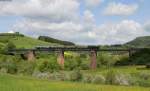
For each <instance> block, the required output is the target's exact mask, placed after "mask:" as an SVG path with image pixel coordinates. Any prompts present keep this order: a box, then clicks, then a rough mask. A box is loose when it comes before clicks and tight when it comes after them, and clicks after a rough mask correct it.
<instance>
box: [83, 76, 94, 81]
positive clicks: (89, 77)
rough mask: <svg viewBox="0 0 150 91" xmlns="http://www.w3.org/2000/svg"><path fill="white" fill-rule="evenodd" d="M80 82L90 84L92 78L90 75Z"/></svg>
mask: <svg viewBox="0 0 150 91" xmlns="http://www.w3.org/2000/svg"><path fill="white" fill-rule="evenodd" d="M82 81H83V82H84V83H91V82H92V76H91V75H84V76H83V79H82Z"/></svg>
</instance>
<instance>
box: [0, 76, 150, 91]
mask: <svg viewBox="0 0 150 91" xmlns="http://www.w3.org/2000/svg"><path fill="white" fill-rule="evenodd" d="M0 91H150V88H143V87H137V86H135V87H125V86H110V85H94V84H84V83H76V82H74V83H72V82H60V81H46V80H38V79H33V78H29V77H20V76H12V75H2V74H1V75H0Z"/></svg>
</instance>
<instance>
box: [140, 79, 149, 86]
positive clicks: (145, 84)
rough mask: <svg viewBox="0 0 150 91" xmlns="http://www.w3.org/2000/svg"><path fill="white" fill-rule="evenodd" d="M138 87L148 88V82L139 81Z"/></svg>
mask: <svg viewBox="0 0 150 91" xmlns="http://www.w3.org/2000/svg"><path fill="white" fill-rule="evenodd" d="M138 83H139V86H144V87H150V81H147V80H139V81H138Z"/></svg>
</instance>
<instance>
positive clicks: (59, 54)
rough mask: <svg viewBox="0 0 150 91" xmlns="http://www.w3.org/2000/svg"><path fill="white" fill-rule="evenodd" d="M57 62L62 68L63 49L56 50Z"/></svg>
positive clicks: (63, 60)
mask: <svg viewBox="0 0 150 91" xmlns="http://www.w3.org/2000/svg"><path fill="white" fill-rule="evenodd" d="M57 62H58V64H59V65H60V66H61V68H62V69H64V62H65V59H64V51H59V52H58V58H57Z"/></svg>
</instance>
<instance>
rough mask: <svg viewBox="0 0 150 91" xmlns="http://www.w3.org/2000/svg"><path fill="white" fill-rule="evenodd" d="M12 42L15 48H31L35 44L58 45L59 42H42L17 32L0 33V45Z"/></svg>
mask: <svg viewBox="0 0 150 91" xmlns="http://www.w3.org/2000/svg"><path fill="white" fill-rule="evenodd" d="M8 42H12V43H13V44H14V45H15V46H16V47H17V48H33V47H36V46H58V45H59V44H56V43H50V42H44V41H41V40H38V39H35V38H31V37H27V36H24V35H23V34H19V33H12V34H11V33H0V47H2V46H5V45H6V44H7V43H8Z"/></svg>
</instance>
